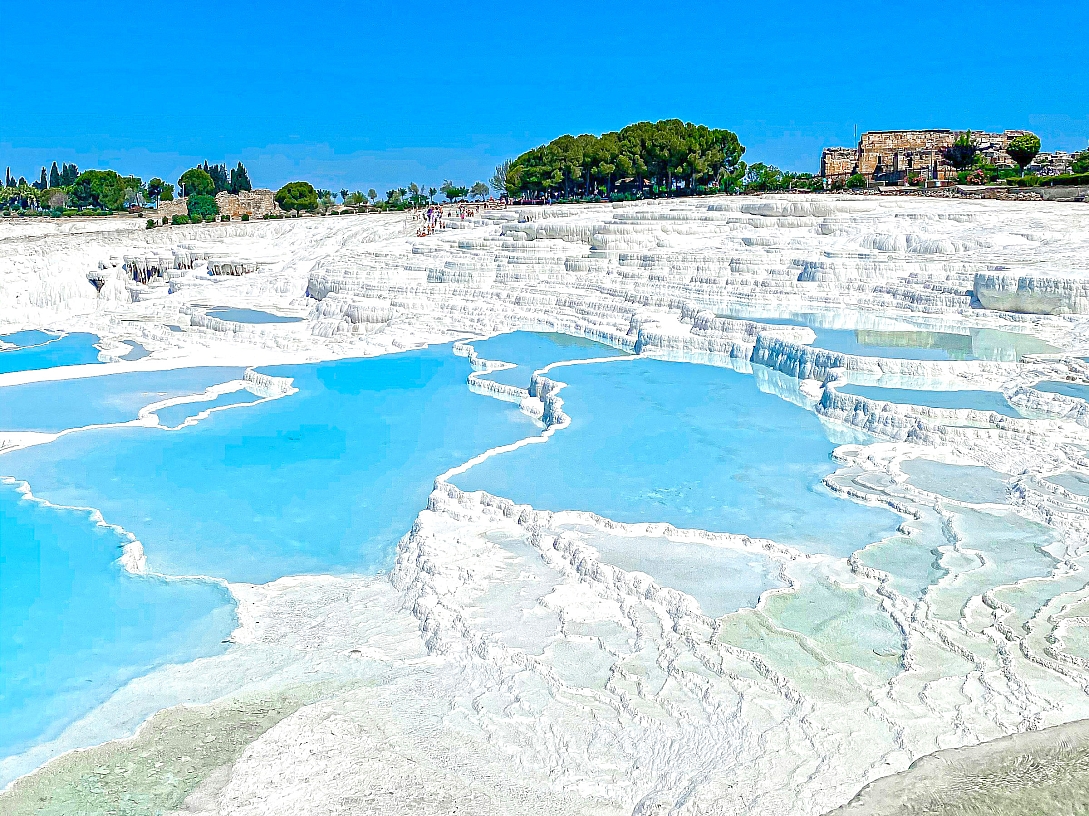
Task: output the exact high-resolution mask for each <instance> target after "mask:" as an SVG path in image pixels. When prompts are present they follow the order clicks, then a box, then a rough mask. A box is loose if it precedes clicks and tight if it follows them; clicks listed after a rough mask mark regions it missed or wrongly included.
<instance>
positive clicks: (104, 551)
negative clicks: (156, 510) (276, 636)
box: [0, 484, 235, 756]
mask: <svg viewBox="0 0 1089 816" xmlns="http://www.w3.org/2000/svg"><path fill="white" fill-rule="evenodd" d="M125 542H126V539H124V538H122V537H121V536H120V535H119V534H117V533H116V532H114V531H113V530H111V529H109V528H106V527H102V526H99V525H96V524H95V523H94V522H92V521H91V520H90V518H89V516H88V513H87V512H85V511H76V510H62V509H58V508H53V507H48V506H44V505H42V504H41V503H39V502H33V501H27V500H25V499H22V498H21V496H20V494H19V492H18V491H17V490H16V488H15V486H14V485H11V484H0V756H10V755H12V754H15V753H19V752H20V751H22V750H24V749H26V748H27V747H29V746H30V745H31V744H33V743H36V742H40V741H43V740H48V739H51V738H53V737H55V736H56V735H57V734H59V733H60V731H61V730H62V729H63V728H64V727H65V726H66V725H68V724H69V723H71V722H73V721H74V720H76V719H78V718H79V717H80V716H82V715H84V714H86V713H87V712H89V711H90V710H91V709H92V708H94V707H95V706H96V705H98V704H100V703H102V702H103V701H104V700H105V699H106V698H107V697H109V696H110V694H112V693H113V692H114V691H116V690H117V689H118V688H120V687H121V686H122V685H124V684H125V683H126V682H128V681H129V680H131V679H132V678H134V677H136V676H139V675H141V674H145V673H147V672H148V671H149V670H150V669H152V668H153V667H155V666H160V665H163V664H166V663H176V662H184V661H189V660H194V659H196V658H198V657H202V656H205V655H210V654H215V653H218V652H221V651H223V649H224V648H225V647H224V645H223V644H222V643H221V641H222V640H223V639H224V638H226V637H227V636H228V635H229V634H230V632H231V630H232V629H233V628H234V626H235V619H234V607H233V604H232V601H231V599H230V595H229V594H228V593H227V591H226V590H225V589H223V588H222V587H221V586H219V585H216V584H213V583H210V582H207V581H189V580H178V581H167V580H164V579H161V578H152V577H139V576H133V575H129V574H127V573H125V572H124V571H123V570H122V569H121V567H120V565H119V564H118V563H117V560H116V559H117V558H118V557H119V556H120V555H121V547H122V546H123V545H124V544H125Z"/></svg>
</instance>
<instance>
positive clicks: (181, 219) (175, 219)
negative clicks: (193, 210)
mask: <svg viewBox="0 0 1089 816" xmlns="http://www.w3.org/2000/svg"><path fill="white" fill-rule="evenodd" d="M170 223H171V224H173V225H175V226H177V225H179V224H188V223H189V216H188V215H173V216H171V217H170Z"/></svg>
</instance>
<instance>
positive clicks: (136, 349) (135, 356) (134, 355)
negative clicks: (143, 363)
mask: <svg viewBox="0 0 1089 816" xmlns="http://www.w3.org/2000/svg"><path fill="white" fill-rule="evenodd" d="M129 345H131V346H132V348H131V349H130V350H129V351H128V352H126V353H125V354H123V355H121V359H122V360H143V359H144V358H145V357H149V356H151V352H150V351H148V350H147V349H146V348H144V347H143V346H141V345H140V344H139V343H134V342H133V341H131V340H130V341H129Z"/></svg>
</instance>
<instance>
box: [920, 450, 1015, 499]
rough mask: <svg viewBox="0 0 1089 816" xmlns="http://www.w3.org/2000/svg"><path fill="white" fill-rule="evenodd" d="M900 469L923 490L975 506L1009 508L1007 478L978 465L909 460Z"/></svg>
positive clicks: (931, 460)
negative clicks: (988, 505)
mask: <svg viewBox="0 0 1089 816" xmlns="http://www.w3.org/2000/svg"><path fill="white" fill-rule="evenodd" d="M900 469H901V470H903V471H904V473H906V474H907V475H908V479H909V480H910V481H911V483H912V484H913V485H915V486H916V487H918V488H919V489H920V490H925V491H927V492H928V493H937V494H938V495H940V496H947V497H949V498H950V499H954V500H956V501H962V502H969V503H971V504H1005V503H1006V502H1007V500H1008V498H1007V494H1008V488H1007V487H1006V477H1005V476H1003V475H1002V474H1001V473H998V472H997V471H994V470H991V469H990V468H986V467H980V466H978V465H950V464H948V463H946V462H935V461H934V460H933V459H907V460H905V461H904V462H902V463H901V465H900Z"/></svg>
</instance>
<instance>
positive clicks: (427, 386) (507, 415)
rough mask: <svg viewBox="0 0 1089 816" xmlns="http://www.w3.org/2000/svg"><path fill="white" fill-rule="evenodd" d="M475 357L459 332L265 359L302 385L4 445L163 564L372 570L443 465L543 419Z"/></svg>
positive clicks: (44, 491)
mask: <svg viewBox="0 0 1089 816" xmlns="http://www.w3.org/2000/svg"><path fill="white" fill-rule="evenodd" d="M470 370H471V368H470V365H469V362H468V360H466V359H465V358H463V357H456V356H454V354H453V353H452V352H451V347H450V346H449V345H445V346H436V347H432V348H428V349H424V350H420V351H411V352H404V353H402V354H393V355H387V356H382V357H373V358H367V359H359V360H338V361H334V362H327V363H318V364H306V365H291V366H275V367H271V368H268V369H263V371H264V372H265V373H268V374H271V375H273V376H277V377H291V378H293V380H294V384H295V386H296V387H297V388H298V389H299V392H298V393H295V394H292V395H290V396H287V397H284V398H282V399H276V400H269V401H265V402H261V403H258V404H255V405H252V406H247V407H246V408H245V409H239V410H229V411H216V412H214V413H213V414H212V415H211V416H209V417H208V418H207V419H205V420H203V421H201V422H198V423H195V424H194V425H190V426H188V427H185V428H182V429H180V430H164V429H161V428H143V427H140V428H134V427H129V428H110V429H101V430H88V431H84V432H81V433H78V434H70V435H67V436H64V437H62V438H60V439H58V440H56V441H55V442H52V443H50V444H48V445H43V446H39V447H36V448H28V449H24V450H17V451H13V452H11V453H8V454H4V455H3V456H0V474H5V475H11V476H15V477H17V478H20V479H24V480H26V481H28V482H29V483H30V485H31V487H32V489H33V490H34V493H35V495H39V496H41V497H43V498H46V499H48V500H50V501H52V502H54V503H56V504H64V505H68V506H73V507H95V508H98V509H99V510H101V512H102V515H103V517H104V518H105V519H106V520H107V521H108V522H110V523H112V524H117V525H120V526H121V527H123V528H124V529H126V530H128V531H130V532H132V533H133V534H134V535H136V536H137V538H139V539H140V541H141V542H143V544H144V548H145V551H146V552H147V556H148V562H149V564H150V565H151V567H152V568H153V569H155V570H157V571H160V572H165V573H168V574H172V575H210V576H216V577H221V578H226V579H228V580H231V581H246V582H253V583H264V582H266V581H271V580H274V579H276V578H279V577H281V576H284V575H298V574H303V573H330V572H335V573H373V572H375V571H377V570H379V569H384V568H387V567H389V566H390V565H391V563H392V557H393V553H394V550H395V547H396V544H397V541H398V539H400V537H401V536H402V535H404V534H405V533H406V532H407V531H408V530H409V529H410V528H411V526H412V522H413V520H414V519H415V517H416V514H417V513H418V512H419V511H420V510H422V509H423V508H424V507H426V506H427V496H428V494H429V493H430V492H431V489H432V486H433V484H434V479H435V477H436V476H437V475H438V474H440V473H442V472H443V471H445V470H448V469H449V468H451V467H454V466H455V465H459V464H461V463H463V462H465V461H466V460H468V459H470V458H472V457H473V456H476V455H477V454H479V453H481V452H482V451H485V450H487V449H489V448H491V447H493V446H495V445H502V444H509V443H511V442H514V441H515V440H517V439H521V438H523V437H525V436H527V435H530V434H533V433H535V432H536V430H535V426H534V424H533V422H532V420H531V419H530V418H529V417H527V416H526V415H525V414H523V413H521V412H520V411H519V410H518V409H517V408H516V407H514V406H512V405H510V404H509V403H504V402H500V401H498V400H495V399H491V398H489V397H486V396H482V395H479V394H474V393H472V392H471V391H470V390H469V389H468V388H467V387H466V385H465V380H466V378H467V377H468V375H469V372H470ZM188 410H190V411H192V410H193V406H190V407H189V409H188ZM198 413H199V411H198Z"/></svg>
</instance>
